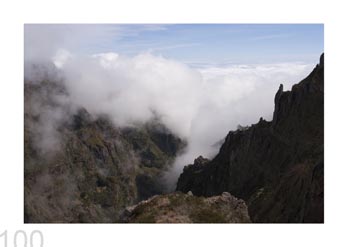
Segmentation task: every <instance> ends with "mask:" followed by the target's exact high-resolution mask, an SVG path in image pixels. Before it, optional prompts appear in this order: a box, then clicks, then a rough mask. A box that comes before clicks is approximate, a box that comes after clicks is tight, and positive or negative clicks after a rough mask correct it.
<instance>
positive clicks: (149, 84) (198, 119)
mask: <svg viewBox="0 0 350 247" xmlns="http://www.w3.org/2000/svg"><path fill="white" fill-rule="evenodd" d="M146 28H149V27H146ZM27 29H28V30H27V33H25V36H26V39H25V62H26V63H25V77H26V79H27V80H29V81H38V79H39V78H37V77H38V76H39V77H40V76H42V75H45V76H48V77H50V76H52V77H55V78H59V79H58V80H59V81H61V83H62V84H63V85H64V87H65V88H66V90H67V93H68V96H62V95H57V97H56V98H57V104H58V105H60V104H61V105H64V107H63V108H57V109H50V110H49V111H47V114H46V115H45V116H46V121H45V125H46V126H45V127H44V130H45V131H43V132H42V139H43V140H45V139H47V140H48V141H47V142H45V141H44V142H43V143H44V145H41V147H42V148H43V149H45V148H47V147H50V146H52V145H57V143H58V141H57V140H56V137H55V136H57V133H56V134H55V126H56V125H57V124H56V123H57V122H59V121H64V119H66V118H67V115H72V114H74V112H75V111H76V110H77V109H79V108H81V107H83V108H85V109H86V110H87V111H88V112H89V113H91V114H92V115H95V116H98V115H107V116H109V117H110V119H111V120H112V121H113V123H114V124H115V125H116V126H118V127H125V126H134V125H135V124H140V123H141V124H142V123H147V122H149V121H150V120H152V119H153V118H154V116H155V115H154V114H156V115H157V118H158V119H159V120H160V121H161V122H162V123H164V124H165V126H167V127H168V128H169V129H170V130H171V131H172V132H173V133H174V134H176V135H178V136H179V137H181V138H183V139H185V140H186V141H187V143H188V146H187V149H186V152H185V153H184V154H182V155H181V156H179V157H177V159H176V161H175V165H174V168H173V170H172V171H170V172H169V174H168V175H167V176H168V177H169V180H172V181H171V182H170V183H172V184H173V183H174V182H175V181H176V179H177V176H178V175H179V173H180V172H181V171H182V168H183V166H184V165H186V164H189V163H191V162H192V161H193V159H194V158H195V157H197V156H198V155H204V156H206V157H209V158H211V157H212V156H213V155H215V154H216V153H217V151H218V149H219V146H218V145H215V143H218V142H219V141H220V140H222V138H224V136H225V135H226V134H227V133H228V131H230V130H232V129H235V128H236V127H237V125H242V126H246V125H250V124H252V123H255V122H257V120H258V119H259V118H260V117H263V118H264V119H267V120H270V119H271V118H272V111H273V96H274V94H275V92H276V90H277V88H278V86H279V84H281V83H283V84H284V88H285V89H286V90H288V89H290V87H291V85H293V84H294V83H296V82H298V81H300V80H301V79H302V78H304V77H305V76H306V75H307V74H308V73H309V71H310V70H311V68H312V66H313V64H307V63H300V62H298V63H291V62H289V63H278V64H271V63H268V64H225V65H211V64H207V65H205V66H200V67H196V66H191V65H187V64H185V63H183V62H180V61H176V60H173V59H169V58H166V57H164V56H162V55H161V54H154V53H153V52H151V51H150V52H143V53H140V54H137V55H134V56H126V55H121V54H119V53H117V52H114V51H111V52H104V53H96V54H92V55H86V54H81V52H80V51H78V52H75V50H76V49H77V47H79V44H80V43H82V42H87V41H86V40H89V39H95V40H94V41H96V39H97V40H101V41H106V39H108V38H110V37H109V36H108V35H107V36H106V35H105V34H104V33H103V30H102V31H101V30H100V29H98V28H96V27H95V28H93V30H94V31H92V32H91V30H90V29H89V32H87V31H86V30H85V29H84V28H82V29H79V32H70V31H69V29H68V30H64V31H62V28H61V27H60V26H56V27H54V28H51V29H49V28H43V27H34V28H33V26H29V27H27ZM73 30H76V29H73ZM113 32H114V34H118V32H119V29H118V30H113ZM135 32H136V31H135ZM43 33H44V34H47V35H46V36H45V40H44V42H43V43H44V46H43V48H45V49H40V48H42V47H41V46H42V44H41V43H40V45H38V44H37V43H36V42H35V40H36V39H37V38H38V37H39V36H42V34H43ZM119 33H120V32H119ZM121 36H122V35H121ZM96 37H98V38H96ZM232 56H233V57H234V54H232ZM32 63H34V64H36V63H39V64H40V63H44V64H49V63H51V64H54V66H53V65H50V66H53V67H52V70H51V69H49V71H47V68H50V66H48V67H45V69H44V71H41V72H40V73H39V75H38V73H33V71H32V69H31V68H32V66H30V64H32ZM45 70H46V71H45ZM36 71H38V69H37V68H36ZM39 108H40V109H42V107H41V106H40V107H39ZM62 109H65V110H62ZM48 143H49V144H52V145H48Z"/></svg>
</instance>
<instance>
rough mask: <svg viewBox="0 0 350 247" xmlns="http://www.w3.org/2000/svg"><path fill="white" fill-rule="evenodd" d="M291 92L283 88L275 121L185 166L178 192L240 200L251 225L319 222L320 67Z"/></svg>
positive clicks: (231, 137) (234, 136)
mask: <svg viewBox="0 0 350 247" xmlns="http://www.w3.org/2000/svg"><path fill="white" fill-rule="evenodd" d="M323 60H324V58H323V54H322V56H321V59H320V63H319V64H318V65H317V66H316V68H315V69H314V70H313V71H312V72H311V73H310V75H309V76H307V77H306V78H305V79H304V80H302V81H301V82H300V83H298V84H296V85H294V86H293V88H292V90H291V91H287V92H283V86H282V85H281V86H280V88H279V90H278V92H277V93H276V96H275V110H274V115H273V120H272V121H270V122H268V121H265V120H263V119H260V121H259V122H258V123H257V124H254V125H252V126H251V127H249V128H247V129H241V130H237V131H231V132H229V134H228V135H227V136H226V139H225V142H224V144H223V145H222V147H221V148H220V151H219V153H218V155H217V156H216V157H215V158H214V159H213V160H211V161H209V160H206V159H204V158H202V157H200V158H198V159H196V160H195V163H194V164H193V165H189V166H186V167H185V168H184V171H183V173H182V174H181V176H180V178H179V180H178V183H177V190H178V191H183V192H187V191H192V192H193V194H194V195H198V196H213V195H219V194H221V193H222V192H224V191H228V192H230V193H231V194H233V195H235V196H237V197H239V198H242V199H244V200H245V201H246V202H247V204H248V208H249V215H250V217H251V219H252V221H253V222H323V219H324V217H323V215H324V212H323V210H324V207H323V205H324V195H323V191H324V190H323V187H324V186H323V181H324V157H323V156H324V151H323V143H324V134H323V133H324V130H323V128H324V119H323V116H324V108H323V106H324V62H323Z"/></svg>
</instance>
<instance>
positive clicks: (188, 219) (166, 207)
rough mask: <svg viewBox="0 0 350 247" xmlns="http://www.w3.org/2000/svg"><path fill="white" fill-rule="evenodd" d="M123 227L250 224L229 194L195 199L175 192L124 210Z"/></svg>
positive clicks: (244, 210)
mask: <svg viewBox="0 0 350 247" xmlns="http://www.w3.org/2000/svg"><path fill="white" fill-rule="evenodd" d="M120 221H121V222H124V223H250V222H251V221H250V218H249V214H248V208H247V205H246V204H245V202H244V201H243V200H241V199H237V198H236V197H234V196H232V195H231V194H230V193H228V192H224V193H222V195H219V196H213V197H208V198H205V197H197V196H193V195H192V193H191V192H188V193H187V194H184V193H181V192H175V193H171V194H167V195H158V196H154V197H152V198H150V199H148V200H145V201H142V202H140V203H139V204H137V205H134V206H131V207H128V208H126V210H125V211H124V212H123V214H122V215H121V217H120Z"/></svg>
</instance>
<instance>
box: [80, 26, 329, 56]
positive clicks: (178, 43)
mask: <svg viewBox="0 0 350 247" xmlns="http://www.w3.org/2000/svg"><path fill="white" fill-rule="evenodd" d="M95 28H96V29H98V28H100V29H101V30H104V31H102V32H106V33H109V34H108V35H107V37H108V41H107V40H106V41H107V42H93V41H91V40H90V41H91V42H87V44H86V45H85V46H84V45H83V46H80V50H81V51H82V52H86V53H96V52H111V51H113V52H117V53H120V54H124V55H131V56H132V55H136V54H138V53H140V52H152V53H153V54H159V55H162V56H164V57H166V58H170V59H175V60H180V61H182V62H187V63H275V62H296V61H298V62H308V63H309V62H312V63H314V62H317V60H318V58H319V56H320V54H321V53H322V52H323V45H324V44H323V36H324V31H323V25H322V24H180V25H158V24H157V25H102V26H99V25H96V26H95ZM97 40H98V39H97Z"/></svg>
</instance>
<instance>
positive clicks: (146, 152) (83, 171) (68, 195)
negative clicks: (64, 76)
mask: <svg viewBox="0 0 350 247" xmlns="http://www.w3.org/2000/svg"><path fill="white" fill-rule="evenodd" d="M44 71H45V70H44ZM41 78H44V79H42V80H40V81H35V82H33V81H25V84H24V89H25V91H24V97H25V111H24V113H25V116H24V121H25V122H24V220H25V222H31V223H37V222H45V223H49V222H117V221H118V219H119V213H120V212H122V210H123V209H124V208H125V207H126V206H129V205H133V204H135V203H137V202H138V201H140V200H143V199H146V198H148V197H150V196H153V195H155V194H162V193H164V192H165V191H164V188H165V186H164V185H163V181H162V179H161V177H162V173H163V172H164V171H165V170H166V169H168V167H169V165H170V163H171V162H172V161H173V159H174V158H175V156H176V154H177V153H178V152H180V151H181V150H182V148H183V147H184V145H185V143H184V142H183V141H182V140H180V139H179V138H177V137H176V136H174V135H173V134H172V133H171V132H170V131H169V130H168V129H166V128H165V127H164V126H163V125H162V124H160V123H159V122H157V121H153V122H151V123H148V124H146V125H140V126H138V127H129V128H116V127H115V126H114V125H113V124H112V123H111V122H110V121H109V120H108V118H106V117H103V116H95V117H93V116H92V115H91V114H89V113H88V112H87V111H86V110H84V109H80V110H78V111H71V110H70V109H69V107H70V104H69V103H67V104H66V103H65V101H66V100H67V98H68V97H67V95H68V94H67V92H66V90H65V88H64V87H63V86H62V85H63V84H62V83H61V82H60V81H59V80H58V81H56V80H53V78H52V76H51V77H50V76H46V79H45V77H41Z"/></svg>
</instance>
